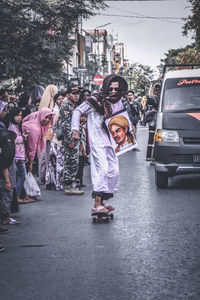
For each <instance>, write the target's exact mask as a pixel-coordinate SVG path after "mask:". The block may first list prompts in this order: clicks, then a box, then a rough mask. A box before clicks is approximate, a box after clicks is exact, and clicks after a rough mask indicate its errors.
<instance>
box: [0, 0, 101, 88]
mask: <svg viewBox="0 0 200 300" xmlns="http://www.w3.org/2000/svg"><path fill="white" fill-rule="evenodd" d="M104 7H105V4H104V1H103V0H93V1H85V0H74V1H71V0H62V1H60V0H34V1H33V0H1V1H0V10H1V18H0V26H1V33H0V39H1V48H0V61H1V73H0V81H3V80H8V79H14V80H16V90H17V91H22V90H23V91H25V90H27V91H30V89H31V88H32V87H33V86H34V85H36V84H41V85H47V84H49V83H56V82H57V81H63V80H64V78H63V77H64V74H63V72H62V70H63V62H64V61H67V62H68V61H69V58H70V56H71V54H72V51H73V44H74V43H75V33H76V30H77V24H78V19H79V18H80V17H83V18H87V17H89V16H91V15H94V13H93V12H94V11H95V10H97V9H99V8H104Z"/></svg>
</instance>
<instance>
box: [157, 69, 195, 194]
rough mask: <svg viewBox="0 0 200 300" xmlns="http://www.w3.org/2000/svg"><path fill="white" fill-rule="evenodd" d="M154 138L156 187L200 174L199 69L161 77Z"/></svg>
mask: <svg viewBox="0 0 200 300" xmlns="http://www.w3.org/2000/svg"><path fill="white" fill-rule="evenodd" d="M154 139H155V148H154V155H155V181H156V185H157V187H158V188H164V187H167V185H168V177H169V176H174V175H178V174H193V173H198V174H200V69H185V70H177V71H169V72H167V73H166V74H165V76H164V79H163V82H162V89H161V96H160V103H159V111H158V115H157V128H156V134H155V137H154Z"/></svg>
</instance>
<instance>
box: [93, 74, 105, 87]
mask: <svg viewBox="0 0 200 300" xmlns="http://www.w3.org/2000/svg"><path fill="white" fill-rule="evenodd" d="M93 82H94V83H95V84H96V85H102V84H103V76H102V75H101V74H96V75H95V76H94V77H93Z"/></svg>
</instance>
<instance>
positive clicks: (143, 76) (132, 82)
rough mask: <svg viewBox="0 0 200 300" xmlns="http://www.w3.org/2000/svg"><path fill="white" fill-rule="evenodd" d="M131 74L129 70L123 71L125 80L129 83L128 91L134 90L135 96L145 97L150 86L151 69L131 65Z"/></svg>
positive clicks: (135, 64) (140, 65) (136, 64)
mask: <svg viewBox="0 0 200 300" xmlns="http://www.w3.org/2000/svg"><path fill="white" fill-rule="evenodd" d="M131 68H132V72H130V68H129V69H127V70H126V71H125V75H124V77H125V79H126V80H127V82H128V83H129V89H130V88H131V89H132V90H134V92H135V93H136V94H140V95H145V94H147V91H148V90H149V87H150V85H151V80H152V79H153V75H154V74H153V73H154V71H153V70H152V69H151V67H149V66H146V65H143V64H139V63H134V64H132V65H131Z"/></svg>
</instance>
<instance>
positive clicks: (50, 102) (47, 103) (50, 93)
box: [38, 84, 58, 184]
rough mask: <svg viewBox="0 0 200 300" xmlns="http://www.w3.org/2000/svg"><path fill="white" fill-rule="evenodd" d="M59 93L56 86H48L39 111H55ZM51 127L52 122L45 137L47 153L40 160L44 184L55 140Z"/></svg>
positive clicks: (40, 174)
mask: <svg viewBox="0 0 200 300" xmlns="http://www.w3.org/2000/svg"><path fill="white" fill-rule="evenodd" d="M57 93H58V88H57V87H56V86H55V85H52V84H51V85H48V86H47V87H46V89H45V90H44V93H43V95H42V98H41V101H40V105H39V111H40V110H41V109H42V108H44V107H46V108H49V109H50V110H51V111H53V110H54V106H55V102H54V96H55V95H56V94H57ZM51 125H52V123H51V122H50V123H49V128H48V130H47V132H46V135H45V153H40V156H39V158H38V161H39V166H40V168H39V177H40V181H41V183H42V184H45V176H46V169H47V164H48V161H49V153H50V147H51V140H52V138H53V128H52V126H51Z"/></svg>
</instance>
